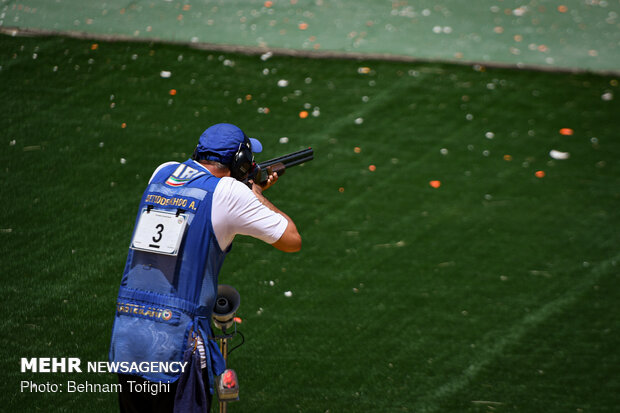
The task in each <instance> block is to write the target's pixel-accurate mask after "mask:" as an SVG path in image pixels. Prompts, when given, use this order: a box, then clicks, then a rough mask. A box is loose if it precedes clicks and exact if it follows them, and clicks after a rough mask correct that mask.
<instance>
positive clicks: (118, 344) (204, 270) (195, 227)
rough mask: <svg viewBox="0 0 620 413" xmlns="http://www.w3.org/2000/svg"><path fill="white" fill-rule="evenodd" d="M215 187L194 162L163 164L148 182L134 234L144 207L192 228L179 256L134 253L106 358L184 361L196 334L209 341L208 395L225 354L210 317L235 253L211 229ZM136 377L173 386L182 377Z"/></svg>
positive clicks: (168, 374)
mask: <svg viewBox="0 0 620 413" xmlns="http://www.w3.org/2000/svg"><path fill="white" fill-rule="evenodd" d="M218 182H219V178H217V177H215V176H213V175H211V173H210V172H209V171H208V170H207V169H206V168H204V167H202V166H201V165H199V164H197V163H195V162H194V161H192V160H187V161H185V162H184V163H181V164H177V163H175V164H172V165H169V166H165V167H163V168H162V169H161V170H160V171H158V173H157V174H156V175H155V176H154V177H153V179H152V180H151V182H150V184H149V186H148V188H147V189H146V191H145V192H144V195H143V196H142V201H141V202H140V209H139V212H138V217H137V218H136V224H135V228H134V234H135V233H136V228H137V227H138V222H139V220H140V217H141V215H142V214H143V212H144V211H145V210H148V211H149V212H152V211H155V212H156V211H168V212H175V213H179V214H184V215H186V216H187V226H186V227H185V232H184V235H183V238H182V241H181V244H180V247H179V252H178V254H177V255H176V256H174V255H164V254H159V253H154V252H149V251H142V250H137V249H133V248H130V250H129V254H128V257H127V264H126V265H125V271H124V273H123V278H122V280H121V286H120V289H119V293H118V301H117V308H116V317H115V320H114V327H113V329H112V340H111V341H112V342H111V346H110V355H109V357H110V361H112V362H137V363H140V362H182V361H183V353H184V352H185V350H186V349H187V348H188V346H189V345H192V344H191V342H192V337H194V336H195V334H199V335H200V336H201V337H202V339H203V341H204V343H205V352H206V359H207V360H206V361H207V368H208V370H209V384H210V388H211V392H213V374H215V375H220V374H221V373H222V372H223V370H224V369H225V363H224V359H223V357H222V354H221V353H220V350H219V348H218V346H217V344H216V343H215V341H214V340H210V339H209V337H212V336H213V334H212V330H211V313H212V311H213V307H214V304H215V299H216V296H217V285H218V274H219V272H220V268H221V267H222V264H223V262H224V258H225V256H226V254H227V253H228V252H229V251H230V247H229V248H228V249H227V250H226V251H222V250H221V249H220V246H219V244H218V242H217V240H216V238H215V235H214V233H213V226H212V225H211V208H212V201H213V192H214V191H215V187H216V186H217V184H218ZM132 240H133V237H132ZM190 334H191V336H190ZM188 367H189V366H188ZM132 374H133V372H132ZM136 375H139V376H141V377H143V378H145V379H147V380H150V381H159V382H174V381H176V380H177V379H178V378H179V375H180V374H179V373H172V372H149V373H136Z"/></svg>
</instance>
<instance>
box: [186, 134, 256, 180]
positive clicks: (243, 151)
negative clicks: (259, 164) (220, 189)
mask: <svg viewBox="0 0 620 413" xmlns="http://www.w3.org/2000/svg"><path fill="white" fill-rule="evenodd" d="M214 158H217V160H218V161H219V162H221V160H222V157H221V156H220V155H219V154H215V153H211V152H203V153H199V152H198V147H196V149H195V150H194V153H193V154H192V159H193V160H195V161H200V160H203V159H213V160H215V159H214ZM226 166H228V169H230V176H232V177H233V178H235V179H237V180H239V181H243V180H244V179H245V178H246V177H247V175H248V173H249V172H250V171H251V170H252V168H253V166H254V154H253V153H252V144H251V143H250V139H248V137H247V136H246V135H245V134H244V135H243V142H241V143H240V144H239V149H237V152H235V154H234V155H233V157H232V160H231V161H230V163H228V164H227V165H226Z"/></svg>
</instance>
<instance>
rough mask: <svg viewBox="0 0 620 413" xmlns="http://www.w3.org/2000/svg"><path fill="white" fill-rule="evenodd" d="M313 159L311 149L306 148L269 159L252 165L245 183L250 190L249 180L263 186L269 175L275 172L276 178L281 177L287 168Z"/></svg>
mask: <svg viewBox="0 0 620 413" xmlns="http://www.w3.org/2000/svg"><path fill="white" fill-rule="evenodd" d="M313 159H314V151H313V150H312V148H308V149H302V150H301V151H297V152H293V153H289V154H287V155H283V156H280V157H278V158H273V159H269V160H268V161H264V162H260V163H254V166H253V168H252V171H250V174H249V175H248V177H247V179H246V180H245V183H246V184H247V185H248V186H249V187H250V188H251V187H252V186H251V185H250V184H249V182H248V181H249V180H250V179H251V180H253V181H254V182H255V183H256V184H258V185H264V184H265V183H266V182H267V179H269V175H270V174H272V173H274V172H276V173H277V174H278V176H282V175H284V172H285V171H286V170H287V169H288V168H292V167H293V166H296V165H301V164H302V163H304V162H308V161H311V160H313Z"/></svg>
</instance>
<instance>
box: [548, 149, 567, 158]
mask: <svg viewBox="0 0 620 413" xmlns="http://www.w3.org/2000/svg"><path fill="white" fill-rule="evenodd" d="M549 156H550V157H552V158H553V159H568V158H570V153H568V152H561V151H558V150H555V149H552V150H551V151H549Z"/></svg>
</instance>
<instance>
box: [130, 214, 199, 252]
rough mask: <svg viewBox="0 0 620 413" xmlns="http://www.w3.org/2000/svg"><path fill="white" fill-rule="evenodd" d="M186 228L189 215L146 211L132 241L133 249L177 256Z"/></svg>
mask: <svg viewBox="0 0 620 413" xmlns="http://www.w3.org/2000/svg"><path fill="white" fill-rule="evenodd" d="M186 226H187V215H183V214H180V215H177V214H176V213H175V212H167V211H153V210H151V211H148V210H144V211H142V215H141V216H140V220H139V221H138V225H137V227H136V232H135V234H134V236H133V240H132V241H131V248H133V249H136V250H141V251H148V252H155V253H157V254H166V255H177V254H178V253H179V247H180V246H181V241H182V240H183V234H184V233H185V227H186Z"/></svg>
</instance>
